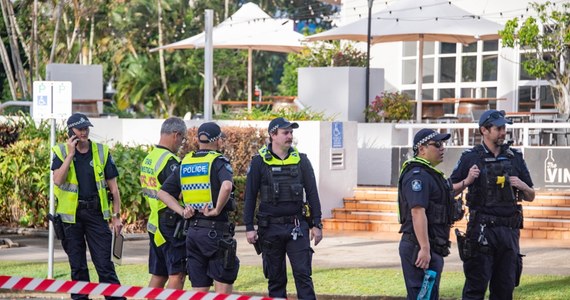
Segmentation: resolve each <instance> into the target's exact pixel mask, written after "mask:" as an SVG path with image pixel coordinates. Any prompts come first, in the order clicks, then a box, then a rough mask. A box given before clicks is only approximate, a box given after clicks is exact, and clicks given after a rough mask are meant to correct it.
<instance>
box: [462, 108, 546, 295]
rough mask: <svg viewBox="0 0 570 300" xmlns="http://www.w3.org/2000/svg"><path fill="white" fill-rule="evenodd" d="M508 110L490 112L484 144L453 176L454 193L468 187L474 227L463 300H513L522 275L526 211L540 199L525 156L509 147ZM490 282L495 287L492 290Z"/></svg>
mask: <svg viewBox="0 0 570 300" xmlns="http://www.w3.org/2000/svg"><path fill="white" fill-rule="evenodd" d="M506 124H512V121H510V120H509V119H506V118H505V114H504V112H503V111H497V110H488V111H485V112H484V113H483V114H482V115H481V118H480V119H479V132H480V133H481V134H482V136H483V141H482V143H481V144H480V145H477V146H475V147H473V148H472V149H469V150H466V151H465V152H464V153H463V154H462V155H461V158H460V159H459V162H458V163H457V166H456V167H455V169H454V170H453V173H452V174H451V180H452V181H453V183H454V185H453V187H454V190H455V191H456V192H461V191H463V189H465V188H466V187H468V193H467V206H468V207H469V223H468V224H467V232H466V234H465V241H464V242H463V243H460V244H459V246H460V255H462V259H463V271H464V273H465V286H464V287H463V299H483V298H484V297H485V291H486V290H487V286H489V290H490V296H489V299H512V297H513V290H514V288H515V286H517V285H518V280H519V279H520V273H521V272H522V258H521V255H520V246H519V238H520V228H521V226H522V222H523V219H522V206H521V205H519V204H518V201H522V200H526V201H532V200H534V196H535V193H534V189H533V188H532V186H533V183H532V180H531V177H530V173H529V170H528V169H527V167H526V164H525V162H524V159H523V156H522V153H521V152H520V151H518V150H516V149H513V148H510V144H509V143H505V136H506V129H505V127H506ZM489 283H490V285H489Z"/></svg>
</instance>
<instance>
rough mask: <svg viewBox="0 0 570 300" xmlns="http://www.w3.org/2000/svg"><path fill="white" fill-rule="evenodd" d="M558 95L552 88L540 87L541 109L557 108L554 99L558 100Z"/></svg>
mask: <svg viewBox="0 0 570 300" xmlns="http://www.w3.org/2000/svg"><path fill="white" fill-rule="evenodd" d="M557 98H558V95H557V94H556V90H555V89H553V88H552V87H551V86H541V87H540V107H541V108H555V107H556V105H554V99H557Z"/></svg>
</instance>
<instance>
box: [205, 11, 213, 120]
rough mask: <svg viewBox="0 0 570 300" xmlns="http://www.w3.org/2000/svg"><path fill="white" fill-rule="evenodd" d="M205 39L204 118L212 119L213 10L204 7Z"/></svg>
mask: <svg viewBox="0 0 570 300" xmlns="http://www.w3.org/2000/svg"><path fill="white" fill-rule="evenodd" d="M204 14H205V21H206V28H205V33H206V36H205V38H206V40H205V45H204V75H205V76H204V120H205V121H210V120H212V102H213V98H214V91H213V87H214V84H213V83H214V46H213V42H212V36H213V34H212V31H213V29H214V10H212V9H206V11H205V12H204Z"/></svg>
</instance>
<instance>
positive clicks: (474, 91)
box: [460, 88, 477, 98]
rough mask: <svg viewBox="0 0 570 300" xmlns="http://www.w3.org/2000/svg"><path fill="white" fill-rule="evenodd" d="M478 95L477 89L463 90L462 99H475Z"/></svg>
mask: <svg viewBox="0 0 570 300" xmlns="http://www.w3.org/2000/svg"><path fill="white" fill-rule="evenodd" d="M476 95H477V89H476V88H461V97H460V98H475V96H476Z"/></svg>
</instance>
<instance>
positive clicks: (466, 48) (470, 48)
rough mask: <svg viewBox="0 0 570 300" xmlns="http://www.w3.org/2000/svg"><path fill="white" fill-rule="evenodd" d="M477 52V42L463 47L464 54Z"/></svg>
mask: <svg viewBox="0 0 570 300" xmlns="http://www.w3.org/2000/svg"><path fill="white" fill-rule="evenodd" d="M469 52H477V42H474V43H471V44H468V45H467V46H463V53H469Z"/></svg>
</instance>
